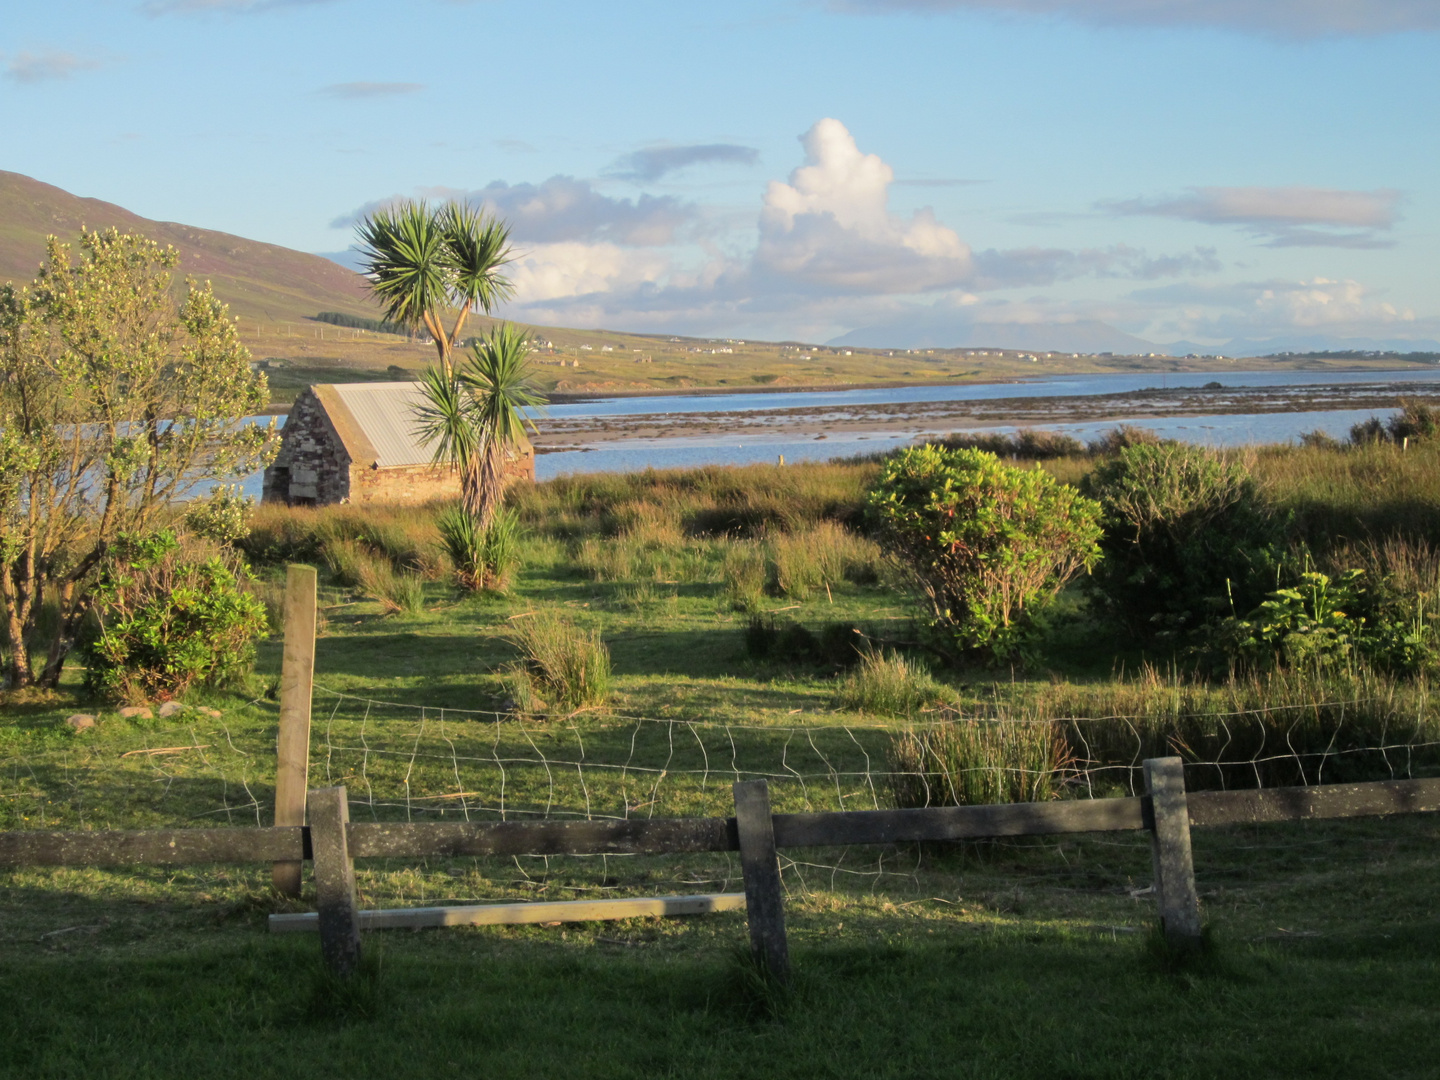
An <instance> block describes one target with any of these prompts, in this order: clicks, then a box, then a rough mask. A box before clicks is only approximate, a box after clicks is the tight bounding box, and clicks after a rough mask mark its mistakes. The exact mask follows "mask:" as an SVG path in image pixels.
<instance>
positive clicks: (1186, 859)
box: [0, 757, 1440, 979]
mask: <svg viewBox="0 0 1440 1080" xmlns="http://www.w3.org/2000/svg"><path fill="white" fill-rule="evenodd" d="M1145 778H1146V784H1147V789H1148V790H1147V793H1146V794H1145V795H1143V796H1137V797H1133V798H1125V799H1095V800H1072V801H1060V802H1048V803H1009V804H1003V805H995V806H946V807H926V808H922V809H911V810H859V811H843V812H834V813H810V814H772V813H771V812H770V799H769V789H768V786H767V784H766V782H765V781H764V780H749V781H742V782H741V783H737V784H736V785H735V810H736V812H735V816H734V817H729V818H655V819H649V820H635V821H624V820H597V821H543V822H496V823H490V824H477V823H444V822H441V823H418V824H417V823H403V822H399V823H394V824H391V823H386V822H378V823H370V822H354V823H352V822H350V821H349V820H348V816H349V810H348V804H347V803H346V798H345V789H344V788H343V787H332V788H324V789H320V790H316V791H311V792H310V793H309V800H308V814H309V822H310V823H309V824H308V825H278V826H275V827H273V828H225V829H156V830H143V831H87V832H38V831H37V832H3V833H0V866H24V865H29V866H127V865H160V864H170V865H173V864H195V863H277V862H278V863H300V862H302V861H305V860H312V861H313V863H314V880H315V892H316V907H317V915H318V917H312V918H311V919H310V920H309V921H310V922H311V923H312V924H315V925H318V927H319V930H320V943H321V952H322V954H323V955H324V957H325V960H326V962H327V963H328V964H329V965H330V966H331V967H332V968H333V969H334V970H336V971H337V972H348V971H351V970H353V968H354V965H355V963H356V961H357V960H358V959H359V955H360V929H361V928H362V927H363V926H365V924H366V923H367V922H370V923H371V925H375V926H381V925H386V926H423V925H447V924H453V923H455V922H477V921H481V922H483V921H495V920H493V919H486V918H483V917H478V918H469V917H466V915H465V913H464V909H435V908H422V909H411V910H410V911H409V912H407V911H405V910H399V911H387V912H375V913H371V912H361V911H360V910H359V908H358V905H357V903H356V898H355V871H354V865H355V860H356V859H366V858H401V859H422V858H437V857H438V858H445V857H458V856H478V855H598V854H615V855H619V854H627V855H664V854H674V853H680V852H696V851H738V852H739V853H740V863H741V870H742V873H743V876H744V880H745V899H744V905H745V909H746V913H747V916H748V919H749V926H750V939H751V947H752V949H753V950H754V952H755V954H756V957H757V959H759V960H760V961H762V962H763V963H764V964H765V966H766V968H767V969H768V970H769V971H771V972H772V973H773V974H774V975H775V976H776V977H778V978H782V979H783V978H784V977H785V976H786V974H787V972H788V967H789V961H788V957H787V950H786V944H785V913H784V903H783V895H782V891H781V885H780V872H779V862H778V859H777V855H776V852H777V851H778V850H782V849H787V848H804V847H839V846H849V845H861V844H899V843H910V842H915V841H922V840H931V841H935V840H942V841H943V840H974V839H983V838H991V837H1004V836H1037V835H1057V834H1061V833H1093V832H1122V831H1141V830H1144V831H1147V832H1149V834H1150V836H1151V841H1152V844H1151V846H1152V854H1153V856H1154V870H1155V895H1156V906H1157V910H1158V914H1159V918H1160V923H1161V926H1162V928H1163V929H1164V932H1165V934H1166V936H1167V937H1168V938H1169V939H1170V940H1171V941H1172V942H1174V943H1176V944H1177V945H1180V946H1187V945H1192V944H1194V943H1196V942H1197V941H1198V940H1199V934H1200V907H1199V901H1198V898H1197V895H1196V891H1195V875H1194V868H1193V863H1192V859H1191V854H1190V830H1191V829H1192V828H1204V827H1208V826H1218V825H1239V824H1252V823H1262V822H1277V821H1302V820H1316V819H1322V818H1352V817H1368V816H1376V815H1385V814H1409V813H1428V812H1433V811H1435V810H1440V779H1434V780H1389V781H1380V782H1376V783H1367V784H1335V785H1326V786H1322V787H1304V788H1268V789H1262V790H1258V791H1201V792H1191V793H1187V792H1186V791H1185V786H1184V770H1183V768H1182V763H1181V760H1180V759H1179V758H1177V757H1170V758H1155V759H1151V760H1149V761H1146V762H1145ZM587 905H588V906H587ZM667 905H671V906H670V908H669V910H668V911H667ZM732 905H733V906H738V898H736V899H734V900H728V899H721V900H719V902H718V903H717V902H715V898H703V897H690V898H686V897H673V898H665V897H661V898H652V899H646V900H640V901H582V902H579V903H577V904H575V905H569V906H567V905H565V904H537V905H532V906H534V907H535V908H536V909H537V911H536V913H535V917H536V918H537V919H538V918H539V917H540V915H541V914H544V915H547V916H548V918H547V919H546V921H550V920H551V919H557V918H567V917H568V918H576V919H587V918H614V917H623V916H625V915H640V914H665V913H671V914H678V913H682V912H693V911H704V910H722V909H724V908H725V907H728V906H732ZM512 906H513V905H512ZM541 908H543V909H546V910H545V911H544V912H543V913H542V912H541V911H539V910H538V909H541ZM447 911H448V912H453V913H455V915H454V917H447V916H446V915H445V914H444V913H445V912H447ZM437 912H439V914H437ZM367 916H368V918H367ZM272 918H286V917H285V916H278V917H274V916H272ZM289 918H295V917H293V916H292V917H289ZM300 918H301V919H303V918H304V916H300ZM286 928H291V929H293V928H294V926H291V927H286Z"/></svg>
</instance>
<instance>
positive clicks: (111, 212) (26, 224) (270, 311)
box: [0, 171, 375, 329]
mask: <svg viewBox="0 0 1440 1080" xmlns="http://www.w3.org/2000/svg"><path fill="white" fill-rule="evenodd" d="M81 225H87V226H89V227H90V228H92V229H102V228H108V227H110V226H114V227H115V228H118V229H120V230H121V231H123V232H138V233H143V234H144V235H146V236H148V237H150V238H151V239H152V240H156V241H159V242H160V243H164V244H170V245H173V246H174V247H175V248H176V249H177V250H178V251H179V252H180V259H181V262H180V272H181V274H183V275H189V276H190V277H194V278H197V279H200V280H206V279H208V280H209V281H211V282H212V283H213V284H214V286H215V293H216V295H217V296H219V297H220V298H221V299H222V300H224V301H225V302H226V303H228V304H229V305H230V312H231V314H233V315H238V316H240V319H241V326H242V329H243V328H244V325H245V323H246V322H247V321H249V322H270V323H281V322H286V321H290V320H299V319H305V318H309V317H311V316H313V315H314V314H315V313H316V312H317V311H345V312H351V313H353V314H356V315H370V316H372V317H373V316H374V314H375V311H374V309H373V307H372V305H370V304H369V303H367V301H366V298H365V291H364V288H363V285H362V282H361V279H360V276H359V275H358V274H355V273H353V272H351V271H349V270H346V269H345V268H344V267H341V266H337V265H336V264H335V263H333V262H331V261H330V260H329V259H326V258H322V257H321V256H319V255H307V254H306V253H304V252H302V251H292V250H291V249H289V248H283V247H279V246H277V245H275V244H262V243H259V242H258V241H255V240H246V239H244V238H243V237H239V236H231V235H230V234H228V233H222V232H213V231H211V230H209V229H197V228H195V227H193V226H190V225H179V224H176V223H175V222H173V221H151V220H150V219H148V218H143V217H140V216H139V215H138V214H132V213H131V212H130V211H129V210H126V209H124V208H123V207H119V206H115V205H114V204H113V203H107V202H101V201H100V200H99V199H82V198H80V197H78V196H76V195H71V194H70V193H69V192H68V191H64V190H62V189H60V188H58V187H54V186H52V185H50V184H44V183H41V182H40V181H39V180H33V179H31V178H30V177H28V176H23V175H21V174H20V173H14V172H4V171H0V282H5V281H15V282H27V281H30V280H31V279H32V278H34V276H35V271H36V268H37V267H39V265H40V263H41V262H42V261H43V260H44V258H45V237H46V236H47V235H52V234H53V235H55V236H58V237H60V238H61V239H62V240H75V239H76V238H78V237H79V235H80V226H81Z"/></svg>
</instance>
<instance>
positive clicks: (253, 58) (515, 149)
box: [0, 0, 1440, 349]
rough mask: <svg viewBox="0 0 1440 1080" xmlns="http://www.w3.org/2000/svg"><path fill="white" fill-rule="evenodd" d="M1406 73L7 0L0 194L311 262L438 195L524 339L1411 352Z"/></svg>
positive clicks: (381, 5)
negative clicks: (498, 226) (386, 208)
mask: <svg viewBox="0 0 1440 1080" xmlns="http://www.w3.org/2000/svg"><path fill="white" fill-rule="evenodd" d="M1437 60H1440V0H1258V2H1257V0H770V2H765V3H762V2H750V0H732V2H730V3H723V4H700V3H683V4H682V3H675V2H673V0H672V2H670V3H646V2H630V0H612V2H609V3H604V4H596V3H593V2H592V3H579V2H576V3H569V2H547V0H530V2H528V3H512V2H509V0H472V2H457V0H406V2H404V3H395V2H394V0H389V2H379V0H46V3H44V4H25V5H21V4H18V3H9V4H6V5H5V11H4V13H3V16H0V168H3V169H8V170H11V171H15V172H20V173H25V174H27V175H29V176H33V177H35V178H36V179H39V180H43V181H45V182H47V183H51V184H55V185H57V186H59V187H62V188H65V189H66V190H68V191H71V192H73V193H75V194H77V195H82V196H89V197H94V198H99V199H104V200H106V201H108V202H113V203H118V204H119V205H121V206H124V207H126V208H127V209H129V210H132V211H134V212H136V213H138V214H141V215H144V216H146V217H151V218H157V219H162V220H168V221H180V222H184V223H186V224H190V225H197V226H201V227H204V228H210V229H218V230H222V231H225V232H230V233H234V234H237V235H240V236H245V237H250V238H253V239H258V240H264V241H268V242H271V243H276V244H283V245H285V246H287V247H292V248H298V249H300V250H304V251H312V252H321V253H341V254H339V256H338V257H340V258H342V259H343V258H345V257H346V256H345V255H344V254H343V253H344V252H345V251H346V249H347V248H348V247H349V246H350V245H351V244H352V242H353V240H354V226H355V222H356V220H357V219H358V218H359V217H360V216H361V215H363V214H364V213H366V212H367V211H369V210H370V209H373V208H374V207H377V206H381V205H384V204H386V203H387V202H389V201H393V200H395V199H397V198H428V199H433V200H443V199H451V198H456V199H467V200H470V201H472V202H476V203H480V204H483V205H485V206H487V207H488V208H489V209H491V210H492V211H493V212H495V213H497V214H499V215H501V216H502V217H504V218H505V219H506V220H507V221H508V222H509V223H510V225H511V227H512V236H513V237H514V241H515V248H516V251H517V253H518V257H517V259H516V261H515V262H514V263H513V264H512V266H511V267H510V269H509V274H510V277H511V278H512V280H513V283H514V286H515V295H514V299H513V300H511V301H510V302H509V303H508V304H506V305H505V307H504V308H503V309H501V314H504V315H506V316H507V317H511V318H516V319H520V320H523V321H526V322H531V323H539V324H546V325H562V326H575V327H604V328H610V329H617V330H633V331H645V332H666V333H679V334H694V335H702V336H711V335H715V336H730V337H750V338H766V339H770V340H779V339H792V340H802V341H826V340H832V339H843V340H848V341H853V342H855V343H857V344H877V345H885V344H889V345H895V346H901V347H905V346H913V345H983V344H987V343H988V344H1005V343H1008V342H1011V341H1029V342H1031V343H1032V344H1031V345H1030V346H1029V347H1045V348H1066V347H1067V344H1066V343H1067V342H1073V343H1074V346H1075V347H1076V348H1085V347H1090V346H1091V344H1093V343H1096V342H1104V341H1108V340H1110V339H1111V336H1113V335H1114V334H1116V333H1119V332H1123V334H1129V335H1135V336H1136V337H1138V338H1140V339H1142V340H1143V341H1146V342H1153V343H1156V344H1158V345H1162V346H1165V345H1175V344H1178V345H1179V346H1181V347H1182V348H1190V347H1192V346H1193V347H1195V348H1203V349H1220V348H1223V347H1224V346H1226V345H1227V344H1231V343H1235V342H1237V341H1245V342H1268V343H1272V344H1274V345H1276V346H1277V347H1300V348H1314V347H1332V348H1344V347H1347V346H1351V347H1354V346H1359V347H1374V346H1375V345H1377V344H1380V343H1383V344H1385V345H1387V346H1389V347H1396V345H1397V344H1398V345H1400V346H1402V347H1403V346H1404V345H1406V344H1407V343H1409V344H1414V345H1415V346H1416V347H1419V348H1427V347H1428V348H1434V347H1440V346H1435V345H1434V344H1433V343H1434V342H1435V341H1437V340H1440V289H1437V285H1440V260H1437V258H1436V254H1435V253H1436V251H1437V250H1440V138H1437V132H1440V63H1437ZM1027 335H1028V336H1027ZM1107 335H1109V336H1107ZM1037 342H1038V343H1039V344H1035V343H1037Z"/></svg>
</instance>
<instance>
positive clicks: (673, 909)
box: [270, 893, 745, 934]
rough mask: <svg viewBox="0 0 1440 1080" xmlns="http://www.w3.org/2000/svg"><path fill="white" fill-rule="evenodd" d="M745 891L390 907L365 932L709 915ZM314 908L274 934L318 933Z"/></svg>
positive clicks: (283, 921)
mask: <svg viewBox="0 0 1440 1080" xmlns="http://www.w3.org/2000/svg"><path fill="white" fill-rule="evenodd" d="M744 909H745V894H744V893H709V894H704V895H699V896H650V897H644V898H641V899H637V900H560V901H555V902H553V903H551V902H546V901H535V902H531V903H522V904H471V905H465V906H457V907H422V908H389V909H384V910H380V911H362V912H360V929H361V930H416V929H420V928H421V927H426V926H500V925H519V924H522V923H547V922H600V921H603V920H609V919H637V918H641V917H643V916H647V915H707V914H709V913H711V912H714V911H743V910H744ZM319 928H320V916H319V915H318V914H317V913H315V912H304V913H301V914H296V915H271V916H270V932H271V933H272V934H297V933H300V934H303V933H314V932H315V931H316V930H318V929H319Z"/></svg>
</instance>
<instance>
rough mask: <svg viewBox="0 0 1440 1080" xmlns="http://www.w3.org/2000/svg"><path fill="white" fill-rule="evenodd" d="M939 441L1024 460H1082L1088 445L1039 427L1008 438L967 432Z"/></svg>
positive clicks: (1012, 434) (957, 446)
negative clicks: (1071, 458)
mask: <svg viewBox="0 0 1440 1080" xmlns="http://www.w3.org/2000/svg"><path fill="white" fill-rule="evenodd" d="M936 441H937V443H938V444H939V445H941V446H944V447H945V448H946V449H949V450H985V451H988V452H989V453H992V454H994V455H995V456H996V457H1002V458H1004V457H1009V458H1022V459H1024V460H1025V461H1047V460H1049V459H1051V458H1063V457H1079V456H1080V455H1082V454H1084V453H1085V444H1084V443H1082V442H1081V441H1080V440H1079V439H1077V438H1075V437H1074V436H1073V435H1066V434H1065V433H1064V432H1060V431H1044V430H1042V429H1039V428H1021V429H1020V430H1019V431H1015V432H1012V433H1010V434H1008V435H1007V434H1003V433H999V432H974V431H967V432H964V433H962V434H954V435H947V436H946V437H945V438H943V439H939V440H936Z"/></svg>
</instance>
